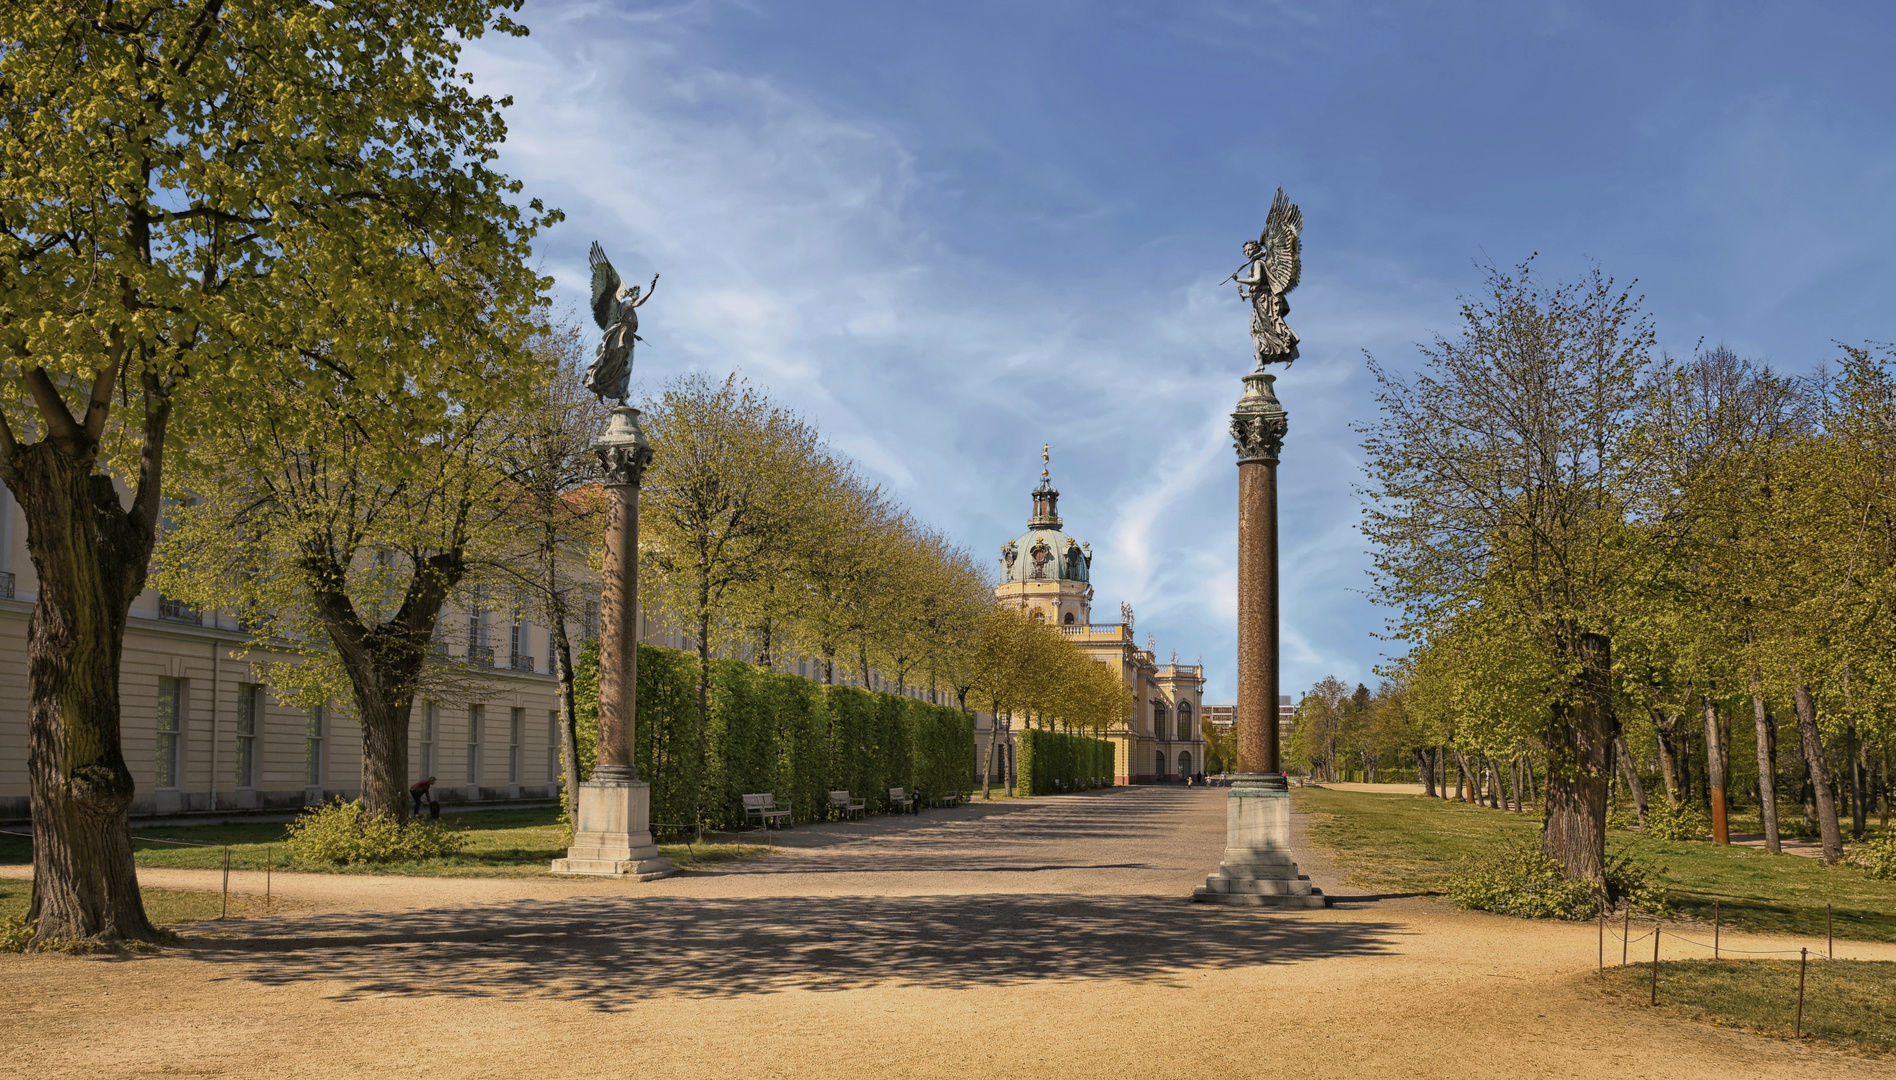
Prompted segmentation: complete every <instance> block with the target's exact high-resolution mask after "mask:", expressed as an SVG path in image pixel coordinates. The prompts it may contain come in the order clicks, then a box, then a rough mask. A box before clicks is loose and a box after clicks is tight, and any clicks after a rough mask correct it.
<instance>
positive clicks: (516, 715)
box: [507, 709, 527, 784]
mask: <svg viewBox="0 0 1896 1080" xmlns="http://www.w3.org/2000/svg"><path fill="white" fill-rule="evenodd" d="M526 726H527V710H525V709H515V710H513V712H512V714H511V715H510V716H508V718H507V782H508V783H509V784H518V783H519V782H520V734H521V729H522V728H524V727H526Z"/></svg>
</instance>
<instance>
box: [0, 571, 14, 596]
mask: <svg viewBox="0 0 1896 1080" xmlns="http://www.w3.org/2000/svg"><path fill="white" fill-rule="evenodd" d="M0 597H5V598H6V599H8V600H11V599H13V571H11V570H0Z"/></svg>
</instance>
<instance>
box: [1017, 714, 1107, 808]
mask: <svg viewBox="0 0 1896 1080" xmlns="http://www.w3.org/2000/svg"><path fill="white" fill-rule="evenodd" d="M1017 745H1018V749H1017V750H1016V751H1015V752H1016V753H1017V754H1018V755H1019V757H1020V762H1019V783H1018V784H1017V785H1016V786H1015V791H1016V793H1017V794H1020V795H1050V794H1052V793H1053V792H1055V791H1057V790H1059V789H1058V788H1056V787H1054V783H1053V782H1054V781H1055V780H1058V781H1060V782H1061V784H1062V785H1064V787H1065V790H1067V791H1072V790H1074V789H1076V788H1083V787H1092V786H1093V782H1094V779H1095V778H1101V779H1104V780H1106V781H1107V782H1108V783H1110V782H1111V781H1112V777H1113V744H1112V743H1110V742H1107V741H1106V740H1105V739H1091V738H1087V737H1086V736H1084V735H1065V734H1062V733H1060V732H1057V731H1043V730H1041V729H1039V728H1028V729H1027V730H1025V731H1023V732H1021V733H1020V735H1019V737H1018V743H1017Z"/></svg>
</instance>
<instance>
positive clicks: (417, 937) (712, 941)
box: [187, 894, 1398, 1011]
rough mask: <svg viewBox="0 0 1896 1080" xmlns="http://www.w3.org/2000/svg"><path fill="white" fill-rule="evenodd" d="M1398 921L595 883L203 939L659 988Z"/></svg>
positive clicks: (447, 973)
mask: <svg viewBox="0 0 1896 1080" xmlns="http://www.w3.org/2000/svg"><path fill="white" fill-rule="evenodd" d="M1397 932H1398V931H1397V925H1396V924H1394V923H1380V922H1353V923H1329V922H1306V921H1303V920H1299V919H1287V918H1282V917H1277V916H1272V915H1265V914H1260V913H1256V912H1247V911H1239V910H1233V909H1230V908H1221V907H1209V906H1196V905H1192V904H1189V903H1187V902H1185V901H1184V900H1183V899H1182V898H1181V899H1172V898H1166V897H1153V896H1132V897H1095V896H1071V895H1031V894H1030V895H981V896H919V897H770V898H756V899H694V898H687V897H593V898H584V899H579V898H575V899H569V900H562V901H558V902H546V901H521V902H516V903H510V904H498V905H490V906H484V907H473V908H452V909H442V910H436V911H416V912H401V913H395V914H383V913H375V914H351V915H333V916H319V917H311V918H305V919H297V920H293V921H292V920H259V921H257V922H252V923H247V924H245V925H244V926H243V927H241V928H239V929H236V930H234V931H226V932H224V933H221V934H219V935H218V936H215V937H209V936H207V937H193V938H191V939H189V943H188V946H187V947H188V950H189V952H190V954H191V955H193V956H195V957H197V958H199V959H201V960H204V961H207V962H210V963H213V964H219V965H227V966H229V967H230V968H232V969H233V970H232V972H231V975H230V977H232V978H237V979H243V980H248V981H251V982H256V983H260V984H263V985H267V986H284V985H291V984H296V983H304V982H310V981H330V982H334V983H337V984H338V988H339V993H338V995H337V996H338V997H340V998H342V999H344V1000H347V999H350V998H354V997H357V996H359V995H368V994H378V995H391V994H392V995H398V996H417V997H419V996H438V995H444V994H445V995H450V996H460V997H470V998H476V997H480V998H486V997H510V996H550V997H555V998H561V999H567V1000H574V1001H581V1002H584V1003H586V1004H587V1005H589V1006H591V1007H592V1008H595V1009H599V1010H602V1011H614V1010H617V1009H620V1008H623V1007H626V1006H628V1005H630V1004H632V1003H634V1002H636V1001H638V1000H639V999H642V998H648V997H653V996H661V995H663V996H683V997H696V998H721V997H736V996H743V995H751V994H766V993H775V992H780V991H785V990H795V989H804V990H820V991H838V990H853V989H863V988H869V987H883V986H891V987H892V986H925V987H943V988H948V987H953V988H963V987H969V986H999V985H1010V984H1017V983H1024V982H1029V981H1034V980H1040V979H1095V978H1112V979H1128V978H1132V979H1140V980H1144V981H1158V982H1160V983H1162V984H1164V983H1168V982H1170V981H1171V980H1173V979H1175V978H1177V977H1179V976H1181V975H1183V974H1184V973H1186V972H1189V971H1194V970H1204V969H1222V968H1241V967H1249V966H1253V965H1258V964H1282V963H1294V962H1297V961H1303V960H1315V959H1322V958H1329V957H1341V956H1370V955H1377V954H1381V953H1387V952H1388V951H1390V947H1391V942H1392V940H1393V938H1394V936H1395V935H1396V933H1397Z"/></svg>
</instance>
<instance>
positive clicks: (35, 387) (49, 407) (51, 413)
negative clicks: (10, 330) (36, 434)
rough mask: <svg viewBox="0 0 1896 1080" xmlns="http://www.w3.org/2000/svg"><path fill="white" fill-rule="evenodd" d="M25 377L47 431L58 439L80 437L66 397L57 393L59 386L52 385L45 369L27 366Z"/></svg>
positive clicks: (79, 431)
mask: <svg viewBox="0 0 1896 1080" xmlns="http://www.w3.org/2000/svg"><path fill="white" fill-rule="evenodd" d="M25 377H26V388H27V390H28V391H29V392H30V393H31V394H32V395H33V404H35V405H37V406H39V411H40V417H41V419H43V420H45V421H46V431H47V433H48V434H50V435H52V436H53V437H54V438H59V439H77V438H80V437H81V436H82V435H83V434H84V433H83V432H82V431H81V430H80V428H79V424H78V423H77V422H76V421H74V420H73V418H72V412H71V410H69V409H67V408H66V399H65V398H63V397H61V396H60V395H59V387H57V386H54V385H53V380H52V379H51V377H49V376H48V375H47V374H46V369H45V368H43V367H34V368H28V369H27V371H26V376H25Z"/></svg>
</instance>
